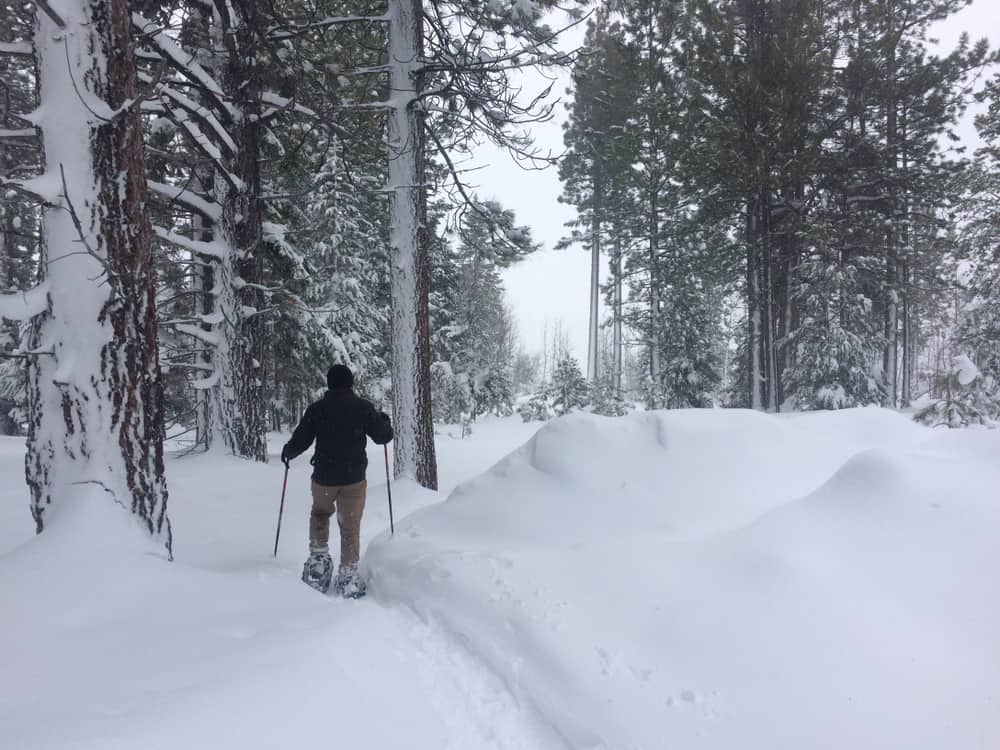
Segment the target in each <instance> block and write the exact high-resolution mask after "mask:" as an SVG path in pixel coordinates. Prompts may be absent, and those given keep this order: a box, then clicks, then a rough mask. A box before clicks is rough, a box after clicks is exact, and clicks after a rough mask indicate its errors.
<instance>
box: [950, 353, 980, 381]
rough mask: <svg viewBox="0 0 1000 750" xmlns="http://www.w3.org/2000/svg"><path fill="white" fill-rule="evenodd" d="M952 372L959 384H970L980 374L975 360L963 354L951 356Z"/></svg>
mask: <svg viewBox="0 0 1000 750" xmlns="http://www.w3.org/2000/svg"><path fill="white" fill-rule="evenodd" d="M952 372H954V373H955V375H956V377H957V378H958V382H959V384H960V385H972V383H973V381H974V380H975V379H976V378H978V377H979V375H980V372H979V368H978V367H976V364H975V362H973V361H972V360H971V359H969V357H968V356H966V355H965V354H959V355H957V356H955V357H952Z"/></svg>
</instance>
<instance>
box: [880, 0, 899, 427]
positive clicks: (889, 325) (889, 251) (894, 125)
mask: <svg viewBox="0 0 1000 750" xmlns="http://www.w3.org/2000/svg"><path fill="white" fill-rule="evenodd" d="M885 13H886V20H887V29H886V39H891V38H892V37H893V35H894V34H895V31H894V29H895V14H896V4H895V2H894V1H893V0H889V1H888V2H887V4H886V9H885ZM886 67H887V69H886V85H887V89H888V96H887V99H886V103H885V107H886V146H887V149H888V160H887V161H888V163H887V165H886V166H887V167H888V170H887V171H888V174H887V178H888V183H889V212H890V215H889V216H888V217H886V219H887V222H888V223H889V229H888V231H887V232H886V258H885V316H884V330H885V349H884V352H883V356H882V369H883V372H884V373H885V381H886V400H887V405H888V406H890V407H893V408H895V407H896V405H897V403H898V398H899V384H898V374H899V232H898V231H897V229H896V227H895V226H894V223H895V221H896V216H895V213H896V212H897V211H898V210H899V198H900V196H899V189H898V188H897V186H896V181H897V179H898V175H897V170H898V168H899V132H898V111H897V104H896V46H895V43H892V44H891V45H890V47H889V50H888V60H887V66H886Z"/></svg>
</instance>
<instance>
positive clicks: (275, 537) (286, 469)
mask: <svg viewBox="0 0 1000 750" xmlns="http://www.w3.org/2000/svg"><path fill="white" fill-rule="evenodd" d="M287 487H288V464H285V481H284V482H282V484H281V505H280V506H278V530H277V531H276V532H274V556H275V557H277V556H278V537H279V536H281V514H282V513H284V511H285V489H286V488H287Z"/></svg>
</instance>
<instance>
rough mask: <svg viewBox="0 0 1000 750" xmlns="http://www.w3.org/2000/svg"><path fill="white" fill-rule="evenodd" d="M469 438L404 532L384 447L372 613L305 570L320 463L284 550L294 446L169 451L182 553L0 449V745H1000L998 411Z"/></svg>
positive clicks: (605, 423)
mask: <svg viewBox="0 0 1000 750" xmlns="http://www.w3.org/2000/svg"><path fill="white" fill-rule="evenodd" d="M454 430H455V432H454V434H452V433H449V432H441V433H439V434H438V436H437V448H438V455H439V460H440V465H441V471H440V479H441V484H442V488H443V491H442V492H441V493H438V494H435V493H431V492H428V491H426V490H422V489H420V488H419V487H417V486H416V485H414V484H412V483H410V482H401V483H397V484H395V485H394V486H393V493H392V499H393V505H394V510H395V519H396V533H395V536H394V537H391V538H390V537H389V535H388V532H387V527H388V514H387V503H386V495H385V487H384V466H383V463H382V462H383V457H382V449H381V448H380V447H377V446H372V447H371V452H370V466H369V472H368V478H369V495H368V508H367V511H366V515H365V521H364V526H363V534H364V538H363V543H364V545H365V547H366V549H365V553H364V556H363V565H364V568H365V572H366V574H367V575H368V577H369V583H370V589H369V590H370V596H369V597H368V599H366V600H363V601H359V602H346V601H342V600H339V599H335V598H333V597H323V596H320V595H318V594H316V593H315V592H312V591H310V590H308V589H307V588H306V587H304V586H303V585H302V584H301V583H300V582H299V581H298V573H299V571H300V570H301V563H302V559H303V558H304V556H305V551H306V550H305V537H306V527H307V520H308V502H309V499H308V498H309V492H308V483H309V479H308V475H309V466H308V461H306V460H305V458H304V457H303V458H300V459H299V460H298V461H296V462H295V463H294V464H293V466H292V471H291V474H290V477H289V481H288V493H287V497H286V500H285V508H284V514H283V523H282V530H281V543H280V548H279V553H278V557H277V559H276V560H275V559H273V558H272V557H271V550H272V546H273V543H274V531H275V523H276V520H277V511H278V501H279V495H280V489H281V481H282V469H281V467H280V464H278V463H277V462H276V461H275V462H274V463H272V464H271V465H260V464H254V463H250V462H246V461H240V460H237V459H235V458H232V457H229V456H225V455H223V454H221V453H214V454H209V455H201V456H194V457H184V458H180V457H174V458H172V459H170V460H169V461H168V465H167V469H168V479H169V483H170V492H171V498H170V514H171V518H172V521H173V528H174V536H175V545H174V553H175V562H173V563H167V562H165V561H164V560H163V559H162V555H157V554H151V553H150V552H149V549H148V547H147V546H146V545H143V544H141V543H140V541H141V535H139V534H138V533H137V532H136V531H135V530H134V529H131V528H129V527H130V525H131V523H132V521H131V519H130V518H129V516H128V515H127V514H124V513H122V512H121V511H120V509H118V508H115V507H114V506H113V505H112V504H111V503H110V502H109V501H107V500H106V499H104V498H103V497H101V495H102V493H100V492H95V493H94V494H93V496H87V497H84V498H83V499H82V500H81V502H80V503H79V505H77V506H75V507H70V506H68V505H67V504H62V506H61V507H62V510H61V512H60V514H59V515H58V516H55V517H54V518H53V519H52V521H51V522H50V525H49V527H48V528H47V530H46V532H45V533H44V534H43V535H41V536H39V537H34V536H33V525H32V521H31V518H30V515H29V513H28V500H27V491H26V489H25V488H24V486H23V468H22V466H23V463H22V462H23V450H24V445H23V441H21V440H18V439H14V438H0V601H3V602H4V613H5V616H4V618H3V622H4V628H3V634H4V637H3V638H2V639H0V663H2V664H3V665H4V667H3V673H4V678H5V679H4V680H3V681H2V682H0V726H3V727H4V729H3V737H4V741H3V743H0V744H3V745H4V746H5V747H6V746H9V747H12V748H14V747H16V748H19V749H21V748H23V749H24V750H40V749H41V748H45V749H46V750H49V749H53V750H54V749H56V748H74V750H76V749H83V750H88V749H90V748H94V749H95V750H96V749H97V748H100V749H101V750H105V749H112V750H113V749H115V748H136V747H141V748H143V749H144V750H150V749H157V748H173V747H206V748H207V747H212V748H240V750H253V749H255V748H275V747H300V746H303V744H305V743H309V746H313V745H315V744H316V739H317V737H326V736H328V737H329V739H330V741H335V742H336V743H337V744H338V745H339V744H343V745H345V746H354V747H362V748H379V749H380V750H381V749H383V748H455V749H456V750H457V749H460V748H461V749H465V748H477V749H478V748H524V749H530V750H535V749H538V750H548V749H549V748H608V749H614V750H627V749H628V748H642V749H643V750H646V749H647V748H649V749H655V748H668V747H678V748H686V749H691V748H695V749H697V748H713V749H715V748H718V749H719V750H722V749H726V750H730V749H732V748H748V749H750V748H752V749H756V748H810V749H824V748H829V749H830V750H842V749H843V748H848V747H849V748H852V750H864V749H866V748H871V749H872V750H876V749H881V748H886V747H905V748H908V749H912V750H921V749H923V748H926V749H927V750H931V749H933V750H940V749H941V748H946V747H956V748H963V750H975V749H979V748H981V749H982V750H987V749H989V748H995V747H998V746H1000V710H998V706H997V700H998V692H997V681H996V675H997V674H998V673H1000V642H998V641H997V639H996V635H995V634H996V633H997V632H1000V606H998V605H1000V578H998V577H997V575H996V571H997V569H998V568H1000V544H998V542H1000V466H998V465H997V462H996V460H995V457H996V455H997V454H998V451H1000V435H998V434H996V432H995V431H987V430H976V431H973V430H932V429H927V428H923V427H920V426H917V425H915V424H914V423H913V422H911V421H910V420H908V419H907V418H905V417H904V416H902V415H899V414H896V413H894V412H890V411H886V410H879V409H857V410H845V411H840V412H818V413H808V414H791V415H782V416H774V415H766V414H761V413H757V412H750V411H739V410H702V411H674V412H651V413H638V414H633V415H631V416H628V417H624V418H618V419H612V418H602V417H595V416H591V415H583V414H574V415H570V416H567V417H564V418H561V419H557V420H553V421H551V422H548V423H545V424H544V426H542V427H541V429H538V423H532V424H524V423H522V422H520V420H518V419H516V418H514V419H487V420H482V421H479V422H476V423H475V424H474V425H473V431H472V434H471V436H470V437H469V438H467V439H464V440H463V439H459V438H458V435H459V434H460V430H459V428H457V427H456V428H454ZM536 430H537V432H536ZM283 439H284V438H283V436H278V435H273V436H271V445H270V449H271V454H272V456H274V455H275V454H276V453H277V451H278V450H279V449H280V446H281V444H282V442H283ZM445 498H446V499H445ZM133 537H134V538H135V539H136V540H137V541H136V543H135V544H134V545H133V544H129V543H127V540H129V539H132V538H133ZM123 540H125V542H123ZM54 717H57V718H58V720H55V721H54V720H53V718H54Z"/></svg>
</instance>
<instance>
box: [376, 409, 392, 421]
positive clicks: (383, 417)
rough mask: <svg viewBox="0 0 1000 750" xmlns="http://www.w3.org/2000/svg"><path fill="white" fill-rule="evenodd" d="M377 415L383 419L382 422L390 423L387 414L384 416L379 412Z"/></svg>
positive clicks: (383, 413)
mask: <svg viewBox="0 0 1000 750" xmlns="http://www.w3.org/2000/svg"><path fill="white" fill-rule="evenodd" d="M378 415H379V416H380V417H382V419H384V420H385V421H386V422H388V421H390V420H389V415H388V414H386V413H385V412H384V411H380V412H379V413H378Z"/></svg>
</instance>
